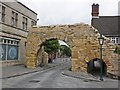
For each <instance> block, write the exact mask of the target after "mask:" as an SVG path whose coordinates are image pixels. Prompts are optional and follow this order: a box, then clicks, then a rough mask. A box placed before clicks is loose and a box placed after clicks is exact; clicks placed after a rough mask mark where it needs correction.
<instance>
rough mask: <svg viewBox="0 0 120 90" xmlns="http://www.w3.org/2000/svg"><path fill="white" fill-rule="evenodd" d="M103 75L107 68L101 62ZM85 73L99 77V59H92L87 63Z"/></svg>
mask: <svg viewBox="0 0 120 90" xmlns="http://www.w3.org/2000/svg"><path fill="white" fill-rule="evenodd" d="M102 71H103V75H106V74H107V66H106V63H105V62H104V60H102ZM87 72H88V73H91V74H93V75H100V59H98V58H94V59H92V60H90V61H89V62H88V63H87Z"/></svg>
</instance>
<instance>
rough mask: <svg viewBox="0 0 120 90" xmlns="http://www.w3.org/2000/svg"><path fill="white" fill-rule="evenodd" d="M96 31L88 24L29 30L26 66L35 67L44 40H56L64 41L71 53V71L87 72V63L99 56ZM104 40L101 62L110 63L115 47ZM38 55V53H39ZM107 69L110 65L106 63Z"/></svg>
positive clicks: (107, 40)
mask: <svg viewBox="0 0 120 90" xmlns="http://www.w3.org/2000/svg"><path fill="white" fill-rule="evenodd" d="M99 36H100V34H99V32H98V30H96V29H95V28H94V27H92V26H90V25H88V24H74V25H53V26H41V27H33V28H31V29H30V30H29V33H28V37H27V46H26V66H27V67H28V68H35V67H36V62H37V61H36V60H38V59H37V55H38V52H39V51H38V50H39V48H40V45H41V44H42V42H44V41H45V40H46V39H50V38H56V39H58V40H64V41H65V42H66V43H67V44H68V45H69V46H70V49H71V51H72V57H71V59H72V60H71V65H72V71H85V72H87V62H89V61H90V60H92V59H93V58H100V56H99V42H98V38H99ZM104 38H105V43H104V45H103V48H104V50H103V60H104V61H105V63H106V60H108V61H109V62H110V60H111V55H112V51H111V50H114V48H115V45H110V44H109V43H108V42H109V39H108V38H106V37H104ZM39 54H40V53H39ZM106 65H107V69H108V68H109V66H110V65H108V63H106Z"/></svg>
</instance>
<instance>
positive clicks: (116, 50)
mask: <svg viewBox="0 0 120 90" xmlns="http://www.w3.org/2000/svg"><path fill="white" fill-rule="evenodd" d="M114 53H117V54H119V55H120V47H116V49H115V51H114Z"/></svg>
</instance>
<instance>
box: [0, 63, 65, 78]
mask: <svg viewBox="0 0 120 90" xmlns="http://www.w3.org/2000/svg"><path fill="white" fill-rule="evenodd" d="M63 63H64V62H56V63H54V62H53V63H50V64H48V66H46V67H39V66H38V67H37V68H35V69H29V68H26V67H25V65H12V66H6V67H2V77H0V79H5V78H11V77H16V76H21V75H25V74H30V73H34V72H38V71H42V70H46V69H49V68H52V67H55V66H57V65H60V64H63Z"/></svg>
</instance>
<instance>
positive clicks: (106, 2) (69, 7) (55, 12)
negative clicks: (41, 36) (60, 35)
mask: <svg viewBox="0 0 120 90" xmlns="http://www.w3.org/2000/svg"><path fill="white" fill-rule="evenodd" d="M18 1H20V2H21V3H23V4H24V5H26V6H27V7H29V8H30V9H32V10H33V11H35V12H36V13H37V14H38V19H39V21H38V25H51V24H74V23H87V24H90V22H91V5H92V4H93V3H98V4H99V5H100V10H99V13H100V14H99V15H100V16H117V15H118V2H119V1H120V0H18Z"/></svg>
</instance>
